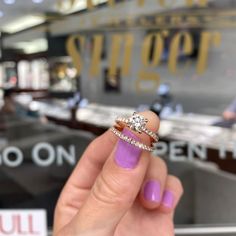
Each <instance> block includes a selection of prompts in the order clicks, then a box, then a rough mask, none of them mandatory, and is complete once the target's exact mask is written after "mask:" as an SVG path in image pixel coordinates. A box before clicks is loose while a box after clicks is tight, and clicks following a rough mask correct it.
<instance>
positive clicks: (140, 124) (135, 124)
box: [128, 114, 147, 132]
mask: <svg viewBox="0 0 236 236" xmlns="http://www.w3.org/2000/svg"><path fill="white" fill-rule="evenodd" d="M146 123H147V122H146V120H145V118H144V117H142V116H140V115H138V114H135V115H133V116H132V117H130V118H129V119H128V125H129V127H130V128H131V129H132V130H134V131H136V132H142V130H143V129H144V128H145V125H146Z"/></svg>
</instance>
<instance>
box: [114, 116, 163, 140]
mask: <svg viewBox="0 0 236 236" xmlns="http://www.w3.org/2000/svg"><path fill="white" fill-rule="evenodd" d="M147 122H148V120H147V119H146V118H145V117H143V116H141V115H139V114H138V113H136V112H134V114H133V116H131V117H130V118H122V117H118V118H117V119H116V125H115V127H116V128H118V129H119V128H124V127H125V126H127V127H129V128H130V129H131V130H133V131H135V132H137V133H140V134H141V133H145V134H147V135H148V136H149V137H151V139H152V140H151V141H152V142H153V141H154V142H158V140H159V137H158V135H157V134H155V133H154V132H152V131H151V130H149V129H147V128H146V124H147Z"/></svg>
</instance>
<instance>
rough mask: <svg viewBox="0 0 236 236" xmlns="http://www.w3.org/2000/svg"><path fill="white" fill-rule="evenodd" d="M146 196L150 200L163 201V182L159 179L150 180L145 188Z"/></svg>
mask: <svg viewBox="0 0 236 236" xmlns="http://www.w3.org/2000/svg"><path fill="white" fill-rule="evenodd" d="M143 195H144V198H145V199H146V200H147V201H150V202H160V201H161V184H160V183H159V182H158V181H154V180H151V181H148V182H147V183H146V184H145V186H144V189H143Z"/></svg>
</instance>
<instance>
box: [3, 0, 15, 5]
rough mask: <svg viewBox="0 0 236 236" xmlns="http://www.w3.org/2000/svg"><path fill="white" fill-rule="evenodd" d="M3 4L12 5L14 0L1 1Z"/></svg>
mask: <svg viewBox="0 0 236 236" xmlns="http://www.w3.org/2000/svg"><path fill="white" fill-rule="evenodd" d="M3 1H4V3H5V4H8V5H12V4H14V3H15V2H16V0H3Z"/></svg>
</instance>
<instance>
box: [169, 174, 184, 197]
mask: <svg viewBox="0 0 236 236" xmlns="http://www.w3.org/2000/svg"><path fill="white" fill-rule="evenodd" d="M169 179H170V182H171V184H172V185H173V186H174V188H175V189H176V191H177V192H178V193H179V194H180V196H182V195H183V193H184V188H183V184H182V182H181V181H180V179H179V178H177V177H176V176H173V175H170V176H169Z"/></svg>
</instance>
